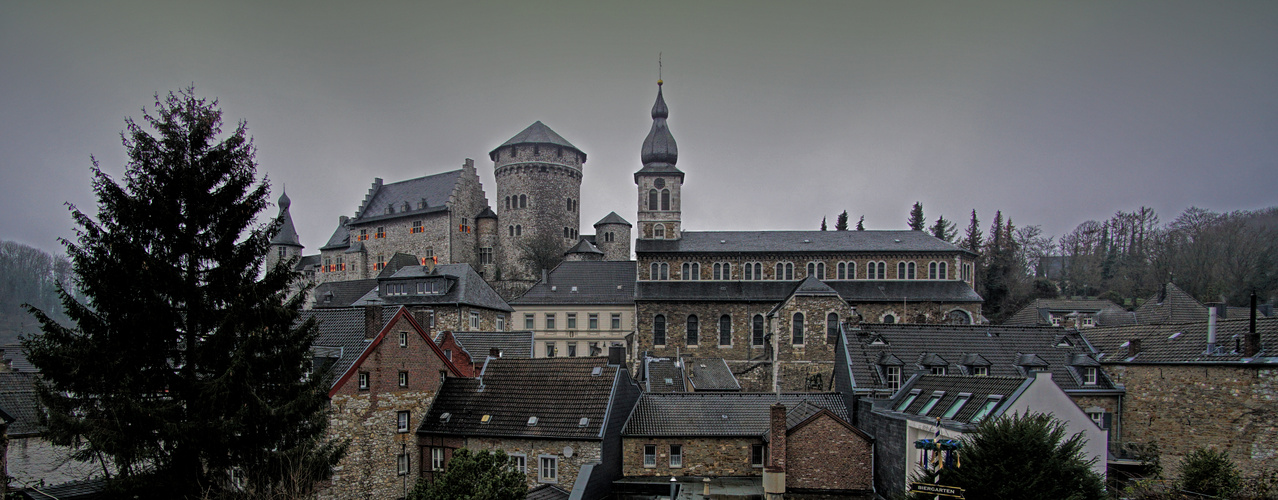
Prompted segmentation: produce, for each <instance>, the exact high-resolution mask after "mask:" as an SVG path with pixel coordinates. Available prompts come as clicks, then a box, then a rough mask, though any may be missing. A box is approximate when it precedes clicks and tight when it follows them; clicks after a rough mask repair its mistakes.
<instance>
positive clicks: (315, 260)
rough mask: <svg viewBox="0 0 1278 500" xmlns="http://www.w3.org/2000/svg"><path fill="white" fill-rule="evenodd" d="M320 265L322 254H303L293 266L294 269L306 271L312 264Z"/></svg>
mask: <svg viewBox="0 0 1278 500" xmlns="http://www.w3.org/2000/svg"><path fill="white" fill-rule="evenodd" d="M319 265H320V254H315V255H304V256H302V258H300V259H297V265H296V266H293V270H294V271H304V270H306V269H307V268H309V267H312V266H315V267H318V266H319Z"/></svg>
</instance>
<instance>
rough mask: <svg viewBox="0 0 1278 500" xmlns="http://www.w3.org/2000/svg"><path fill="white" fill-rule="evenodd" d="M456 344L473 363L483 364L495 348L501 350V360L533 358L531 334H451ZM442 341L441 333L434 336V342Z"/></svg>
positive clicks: (524, 332)
mask: <svg viewBox="0 0 1278 500" xmlns="http://www.w3.org/2000/svg"><path fill="white" fill-rule="evenodd" d="M453 339H455V340H456V341H457V344H458V345H460V346H461V347H462V349H465V350H466V352H468V353H470V357H471V359H472V360H474V362H475V363H477V364H479V363H482V362H483V359H484V357H486V356H488V353H490V352H492V349H493V348H494V347H495V348H497V349H499V350H501V357H503V358H516V359H518V358H523V359H531V358H532V357H533V332H531V331H514V332H453ZM442 340H443V332H440V334H439V335H436V336H435V342H436V343H439V342H440V341H442Z"/></svg>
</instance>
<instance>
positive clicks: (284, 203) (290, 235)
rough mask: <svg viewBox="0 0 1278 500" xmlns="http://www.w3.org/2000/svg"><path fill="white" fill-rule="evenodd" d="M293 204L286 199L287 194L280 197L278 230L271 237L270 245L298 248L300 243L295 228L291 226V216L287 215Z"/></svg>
mask: <svg viewBox="0 0 1278 500" xmlns="http://www.w3.org/2000/svg"><path fill="white" fill-rule="evenodd" d="M292 204H293V202H292V200H289V199H288V193H287V192H285V193H284V194H281V195H280V203H279V206H280V215H279V218H280V219H282V220H281V221H280V228H279V230H278V231H276V233H275V235H274V236H272V237H271V244H272V245H286V246H294V247H300V246H302V241H301V240H300V239H298V237H297V228H296V227H294V226H293V215H292V214H291V213H289V207H290V206H291V205H292Z"/></svg>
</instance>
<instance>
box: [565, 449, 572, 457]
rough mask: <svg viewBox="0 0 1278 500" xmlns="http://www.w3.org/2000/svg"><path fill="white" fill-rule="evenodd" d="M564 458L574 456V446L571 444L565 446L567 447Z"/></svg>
mask: <svg viewBox="0 0 1278 500" xmlns="http://www.w3.org/2000/svg"><path fill="white" fill-rule="evenodd" d="M564 458H572V447H571V446H565V447H564Z"/></svg>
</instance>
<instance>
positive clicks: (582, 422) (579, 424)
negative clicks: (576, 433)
mask: <svg viewBox="0 0 1278 500" xmlns="http://www.w3.org/2000/svg"><path fill="white" fill-rule="evenodd" d="M587 425H590V418H589V417H581V420H578V421H577V427H585V426H587Z"/></svg>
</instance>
